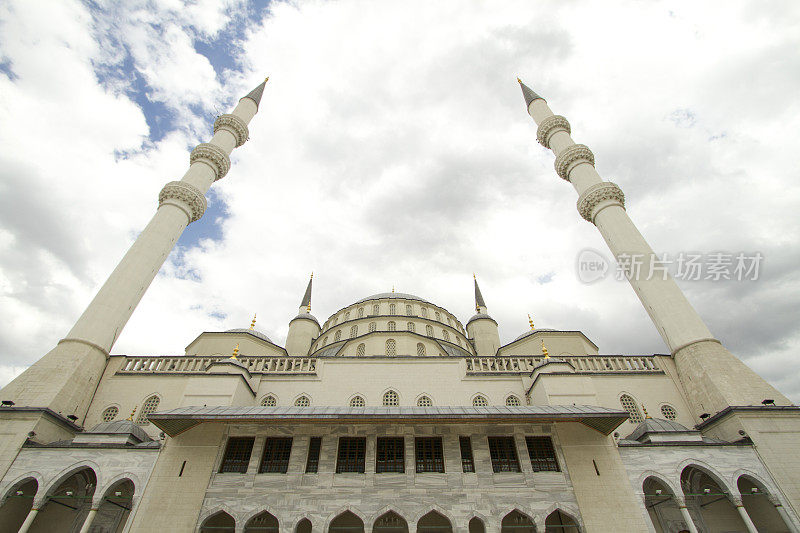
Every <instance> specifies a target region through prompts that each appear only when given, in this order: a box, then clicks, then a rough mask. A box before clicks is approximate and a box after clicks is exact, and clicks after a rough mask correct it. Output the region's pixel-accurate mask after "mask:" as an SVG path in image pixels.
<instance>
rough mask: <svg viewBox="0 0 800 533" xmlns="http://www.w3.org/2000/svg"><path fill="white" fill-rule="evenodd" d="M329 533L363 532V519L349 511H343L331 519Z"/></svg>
mask: <svg viewBox="0 0 800 533" xmlns="http://www.w3.org/2000/svg"><path fill="white" fill-rule="evenodd" d="M328 532H329V533H364V521H363V520H361V519H360V518H359V517H358V516H356V515H355V514H354V513H352V512H351V511H345V512H343V513H342V514H340V515H339V516H337V517H336V518H334V519H333V521H331V525H329V526H328Z"/></svg>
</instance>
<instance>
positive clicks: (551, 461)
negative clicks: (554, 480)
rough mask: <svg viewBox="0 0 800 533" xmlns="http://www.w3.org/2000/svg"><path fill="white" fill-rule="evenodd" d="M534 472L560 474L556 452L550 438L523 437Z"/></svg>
mask: <svg viewBox="0 0 800 533" xmlns="http://www.w3.org/2000/svg"><path fill="white" fill-rule="evenodd" d="M525 444H527V445H528V455H529V456H530V458H531V466H532V467H533V471H534V472H560V471H561V469H560V468H559V467H558V459H556V450H555V448H553V441H552V440H551V439H550V437H525Z"/></svg>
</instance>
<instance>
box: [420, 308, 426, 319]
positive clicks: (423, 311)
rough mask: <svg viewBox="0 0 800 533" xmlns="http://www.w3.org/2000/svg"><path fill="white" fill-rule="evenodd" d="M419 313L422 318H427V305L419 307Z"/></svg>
mask: <svg viewBox="0 0 800 533" xmlns="http://www.w3.org/2000/svg"><path fill="white" fill-rule="evenodd" d="M419 314H420V315H422V318H428V308H427V307H420V308H419Z"/></svg>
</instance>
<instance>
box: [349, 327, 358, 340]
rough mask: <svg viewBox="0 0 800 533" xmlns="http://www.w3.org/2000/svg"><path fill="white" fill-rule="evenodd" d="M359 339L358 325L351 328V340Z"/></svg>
mask: <svg viewBox="0 0 800 533" xmlns="http://www.w3.org/2000/svg"><path fill="white" fill-rule="evenodd" d="M353 337H358V325H355V326H351V327H350V338H351V339H352V338H353Z"/></svg>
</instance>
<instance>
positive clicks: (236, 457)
mask: <svg viewBox="0 0 800 533" xmlns="http://www.w3.org/2000/svg"><path fill="white" fill-rule="evenodd" d="M255 440H256V439H255V437H231V438H229V439H228V445H227V446H226V447H225V455H224V456H223V457H222V464H221V465H220V467H219V471H220V472H221V473H223V472H236V473H239V474H246V473H247V465H248V463H250V454H251V453H253V442H254V441H255Z"/></svg>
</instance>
